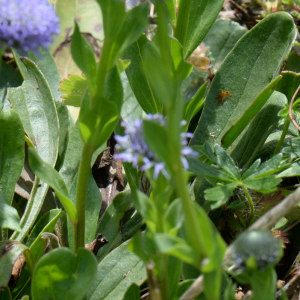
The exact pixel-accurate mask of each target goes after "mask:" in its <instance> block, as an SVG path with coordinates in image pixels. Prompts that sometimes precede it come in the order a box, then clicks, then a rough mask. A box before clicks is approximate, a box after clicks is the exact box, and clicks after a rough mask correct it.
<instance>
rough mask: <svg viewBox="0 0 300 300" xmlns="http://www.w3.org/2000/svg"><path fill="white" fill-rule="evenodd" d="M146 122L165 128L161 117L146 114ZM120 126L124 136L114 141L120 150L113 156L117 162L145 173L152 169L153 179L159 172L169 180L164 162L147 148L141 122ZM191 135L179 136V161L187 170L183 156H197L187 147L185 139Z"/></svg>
mask: <svg viewBox="0 0 300 300" xmlns="http://www.w3.org/2000/svg"><path fill="white" fill-rule="evenodd" d="M146 119H147V120H149V121H153V122H159V123H160V125H162V126H165V125H166V121H165V119H164V116H163V115H159V114H155V115H151V114H148V115H147V117H146ZM122 126H123V127H124V128H125V135H124V136H120V135H116V136H115V139H116V141H117V143H118V148H119V149H121V150H122V152H121V153H119V154H115V158H116V159H117V160H122V161H123V162H129V163H132V166H133V167H134V168H137V167H139V169H140V171H145V170H148V169H150V168H152V167H153V168H154V179H157V178H158V175H159V173H160V172H161V173H162V174H163V175H164V176H165V177H166V178H168V179H169V178H170V175H169V174H168V172H167V170H166V166H165V163H164V162H161V161H159V159H158V158H157V157H156V155H155V153H153V152H152V151H151V150H150V148H149V146H148V145H147V143H146V141H145V138H144V133H143V120H141V119H136V120H135V121H133V122H128V123H125V122H122ZM191 137H192V134H191V133H182V134H181V145H182V149H181V154H182V156H181V161H182V164H183V167H184V168H185V169H188V167H189V164H188V162H187V160H186V158H185V157H184V156H198V155H199V154H198V152H196V151H193V150H192V149H191V148H190V147H188V146H187V144H188V142H187V138H191Z"/></svg>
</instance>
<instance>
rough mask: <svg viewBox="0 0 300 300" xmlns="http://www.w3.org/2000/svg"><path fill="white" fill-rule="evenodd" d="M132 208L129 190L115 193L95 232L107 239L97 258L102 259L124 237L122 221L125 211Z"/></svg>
mask: <svg viewBox="0 0 300 300" xmlns="http://www.w3.org/2000/svg"><path fill="white" fill-rule="evenodd" d="M132 208H133V202H132V196H131V192H130V191H124V192H120V193H119V194H117V195H116V196H115V197H114V199H113V201H112V202H111V204H110V205H109V206H108V208H107V209H106V211H105V213H104V215H103V216H102V218H101V222H100V223H99V225H98V228H97V232H101V233H102V234H103V236H105V238H106V239H107V240H108V241H109V243H108V244H106V245H104V246H103V247H101V248H100V249H99V251H98V254H97V257H98V259H102V258H103V257H104V256H105V255H106V254H107V253H109V251H111V250H112V249H113V248H114V247H116V246H117V245H118V244H120V242H122V240H123V239H124V237H123V236H122V223H123V220H124V219H125V216H126V212H128V211H130V210H131V209H132Z"/></svg>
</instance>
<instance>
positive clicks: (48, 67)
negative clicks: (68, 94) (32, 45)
mask: <svg viewBox="0 0 300 300" xmlns="http://www.w3.org/2000/svg"><path fill="white" fill-rule="evenodd" d="M38 51H39V53H38V54H35V53H34V52H29V54H28V58H29V59H30V60H31V61H33V62H34V63H35V64H36V65H37V67H38V68H39V69H40V70H41V72H42V73H43V75H44V76H45V79H46V80H47V82H48V84H49V87H50V90H51V94H52V96H53V98H54V99H55V100H58V99H59V97H60V93H59V91H58V88H59V82H60V76H59V73H58V70H57V66H56V63H55V61H54V58H53V56H52V55H51V53H50V52H49V50H48V49H45V48H43V47H40V48H39V50H38Z"/></svg>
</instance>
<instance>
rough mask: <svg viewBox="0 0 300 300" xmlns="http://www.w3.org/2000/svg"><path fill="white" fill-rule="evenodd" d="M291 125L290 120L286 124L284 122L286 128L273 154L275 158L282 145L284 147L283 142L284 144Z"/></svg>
mask: <svg viewBox="0 0 300 300" xmlns="http://www.w3.org/2000/svg"><path fill="white" fill-rule="evenodd" d="M290 123H291V120H290V119H286V120H285V122H284V126H283V130H282V133H281V136H280V140H279V142H278V144H277V146H276V148H275V150H274V153H273V156H274V155H276V154H278V153H279V151H280V149H281V147H282V145H283V142H284V139H285V136H286V134H287V132H288V129H289V126H290Z"/></svg>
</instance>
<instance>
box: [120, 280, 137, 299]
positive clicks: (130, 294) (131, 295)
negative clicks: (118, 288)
mask: <svg viewBox="0 0 300 300" xmlns="http://www.w3.org/2000/svg"><path fill="white" fill-rule="evenodd" d="M123 300H140V288H139V286H138V285H136V284H135V283H132V284H131V286H130V287H129V289H128V290H127V292H126V293H125V295H124V298H123Z"/></svg>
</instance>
